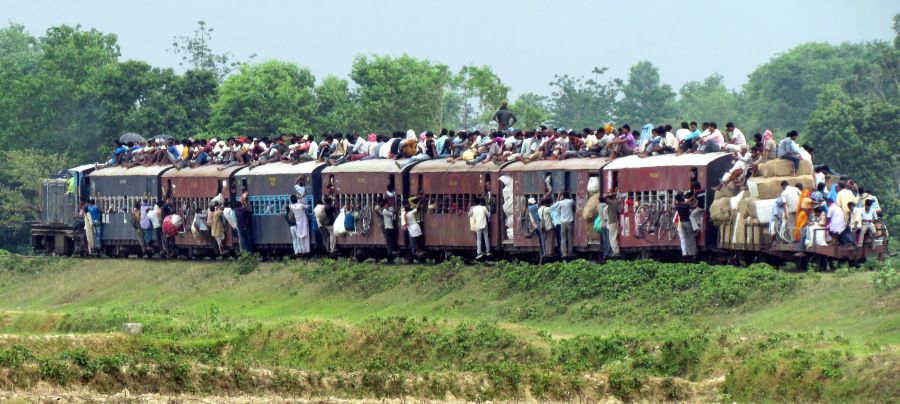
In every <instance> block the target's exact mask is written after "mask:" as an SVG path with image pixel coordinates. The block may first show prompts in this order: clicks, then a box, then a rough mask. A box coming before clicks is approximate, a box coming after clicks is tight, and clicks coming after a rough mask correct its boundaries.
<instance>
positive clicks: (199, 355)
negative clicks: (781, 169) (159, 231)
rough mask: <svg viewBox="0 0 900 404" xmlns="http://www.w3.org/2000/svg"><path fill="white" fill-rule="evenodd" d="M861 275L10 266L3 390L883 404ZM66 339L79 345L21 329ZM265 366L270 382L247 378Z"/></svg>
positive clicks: (884, 376)
mask: <svg viewBox="0 0 900 404" xmlns="http://www.w3.org/2000/svg"><path fill="white" fill-rule="evenodd" d="M240 270H243V271H247V270H252V272H250V273H248V274H245V275H238V272H240ZM872 279H873V273H871V272H853V273H848V274H844V275H841V276H836V275H834V274H805V273H786V272H781V271H777V270H773V269H772V268H770V267H768V266H765V265H759V266H753V267H750V268H734V267H728V266H710V265H706V264H690V265H688V264H664V263H655V262H650V261H637V262H618V263H611V264H607V265H604V266H597V265H592V264H589V263H586V262H572V263H568V264H553V265H545V266H542V267H535V266H530V265H521V264H499V265H494V266H481V265H478V266H466V265H464V264H462V263H461V262H458V261H451V262H448V263H445V264H441V265H435V266H383V265H379V264H373V263H366V264H357V263H353V262H349V261H325V262H323V263H322V264H319V263H306V262H302V261H287V262H278V263H263V264H259V265H256V263H255V262H253V261H252V260H245V261H243V264H241V265H238V264H237V263H231V262H224V263H223V262H201V261H197V262H147V261H136V260H131V261H128V260H45V259H37V260H21V259H17V258H6V259H4V260H0V333H5V334H12V335H18V336H21V337H8V338H6V339H0V388H3V386H4V385H7V384H5V383H9V382H10V381H11V382H12V383H13V385H17V384H21V385H23V386H29V385H34V384H35V383H37V382H38V381H40V380H43V381H49V382H51V383H56V384H61V385H69V384H72V383H81V384H85V385H87V386H88V387H91V388H94V389H98V390H104V389H106V390H110V391H118V390H117V389H119V390H120V389H122V388H129V389H130V390H132V391H149V392H184V391H187V392H194V393H203V394H205V393H210V394H218V393H221V392H229V391H230V392H247V391H250V390H253V391H270V392H279V393H285V394H296V395H301V396H308V395H310V394H318V395H323V394H324V395H337V396H346V397H398V396H402V395H412V396H416V397H423V398H445V397H446V396H447V395H448V394H449V395H451V396H453V397H465V398H467V399H471V400H478V399H486V398H523V397H541V398H545V399H557V400H572V399H573V398H574V397H575V396H573V394H574V395H577V396H578V397H581V398H584V399H592V400H593V399H597V400H599V399H603V398H608V397H609V396H615V397H617V398H619V399H623V400H628V399H634V398H638V397H643V398H650V399H651V400H654V401H657V400H674V399H685V398H687V399H696V400H700V401H712V400H720V401H721V400H724V399H733V400H737V401H746V400H754V401H783V400H790V401H821V400H831V399H833V400H839V401H847V400H848V399H849V400H862V399H869V400H875V401H883V400H887V401H891V400H892V399H894V398H897V396H898V395H900V392H898V390H897V389H896V388H893V387H891V386H893V384H892V383H890V382H888V380H891V379H892V378H893V377H894V376H895V375H896V370H897V369H898V366H900V365H898V359H897V353H896V352H897V349H898V347H900V291H898V290H897V289H893V290H882V289H879V290H876V289H875V287H874V286H873V282H872ZM125 321H134V322H142V323H144V326H145V329H144V332H145V335H144V336H141V337H138V338H124V339H123V338H121V337H118V336H117V335H121V334H119V333H118V330H119V329H120V327H121V324H122V323H123V322H125ZM69 333H75V334H79V335H81V336H76V337H75V340H74V341H75V342H68V340H66V339H62V340H58V339H51V340H46V339H33V338H31V339H30V338H28V335H46V334H69ZM108 338H112V339H108ZM73 346H79V347H81V348H78V349H83V350H84V351H83V352H82V351H78V352H71V350H72V349H73ZM23 349H24V350H23ZM23 352H24V353H23ZM26 353H27V354H26ZM110 364H113V365H110ZM114 364H119V365H123V364H129V366H131V368H133V369H143V370H141V372H145V373H144V374H143V376H141V373H140V372H139V373H138V374H133V373H128V374H127V375H123V374H120V373H117V372H118V370H116V366H114ZM260 367H261V368H265V369H271V371H270V372H268V373H266V374H268V375H270V376H271V375H273V374H274V375H275V376H274V377H269V376H267V377H262V376H259V375H257V376H252V375H249V374H248V373H247V372H248V371H250V370H249V369H254V368H260ZM4 368H5V369H7V371H6V372H7V373H4V370H3V369H4ZM98 369H99V370H98ZM210 369H221V372H225V373H223V374H219V373H216V372H219V370H215V371H213V370H210ZM298 371H300V372H313V373H304V375H305V376H302V377H301V376H297V375H296V374H295V373H291V372H298ZM10 372H11V373H10ZM146 372H149V373H146ZM210 372H212V373H210ZM273 372H274V373H273ZM285 372H287V373H285ZM251 373H252V372H251ZM9 374H12V375H14V377H13V378H12V379H10V378H9ZM313 374H314V375H315V377H316V378H318V379H316V380H318V381H317V382H315V383H313V382H311V381H310V380H309V378H310V377H313V376H312V375H313ZM596 375H604V376H603V377H602V379H601V380H600V381H597V380H595V379H596V378H597V377H598V376H596ZM138 376H140V377H148V378H150V379H151V380H154V382H152V383H149V384H144V383H143V382H142V381H141V379H140V377H138ZM251 376H252V377H251ZM296 377H300V379H302V382H297V381H296V380H295V379H296ZM673 378H674V379H673ZM722 379H724V380H725V381H724V382H721V381H719V382H711V383H706V382H703V381H704V380H722ZM246 380H253V381H254V382H253V383H255V384H246ZM686 383H687V384H686ZM690 383H697V384H694V385H689V384H690ZM704 386H706V387H704ZM526 394H527V396H526Z"/></svg>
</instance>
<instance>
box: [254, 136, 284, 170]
mask: <svg viewBox="0 0 900 404" xmlns="http://www.w3.org/2000/svg"><path fill="white" fill-rule="evenodd" d="M287 151H288V148H287V146H285V145H284V138H283V137H281V136H279V137H277V138H275V141H274V142H273V143H272V147H269V148H268V149H263V151H262V152H260V153H259V157H258V158H257V159H256V161H254V162H252V163H250V168H249V169H250V170H252V169H253V168H254V167H257V166H260V165H262V164H268V163H273V162H276V161H279V160H281V156H283V155H284V154H287Z"/></svg>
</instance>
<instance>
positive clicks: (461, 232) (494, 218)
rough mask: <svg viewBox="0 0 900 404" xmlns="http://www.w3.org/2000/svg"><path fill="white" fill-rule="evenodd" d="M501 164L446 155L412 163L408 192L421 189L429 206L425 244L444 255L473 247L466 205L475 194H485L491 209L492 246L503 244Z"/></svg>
mask: <svg viewBox="0 0 900 404" xmlns="http://www.w3.org/2000/svg"><path fill="white" fill-rule="evenodd" d="M500 170H501V166H500V165H496V164H476V165H474V166H470V165H466V164H464V163H463V162H456V163H449V162H447V160H445V159H437V160H427V161H423V162H421V163H418V164H416V165H415V166H413V168H412V170H411V171H410V173H409V194H410V195H417V194H419V193H420V192H421V193H424V194H425V195H426V197H427V199H428V205H429V209H428V212H427V213H426V215H427V218H426V220H425V222H424V226H423V234H425V235H426V236H425V247H426V248H427V249H430V250H440V251H443V252H444V254H445V255H448V254H450V253H459V252H463V251H466V252H473V251H475V233H473V232H472V231H471V229H470V226H469V216H468V213H469V208H470V207H472V206H473V205H474V202H475V200H476V198H479V197H484V198H487V200H488V203H487V206H488V209H490V212H491V220H490V223H489V232H490V237H489V238H490V244H491V249H492V250H494V251H499V250H500V249H501V248H502V238H501V237H500V236H501V231H502V229H501V223H502V221H503V213H502V200H503V199H502V197H501V189H502V188H503V185H502V183H501V180H500Z"/></svg>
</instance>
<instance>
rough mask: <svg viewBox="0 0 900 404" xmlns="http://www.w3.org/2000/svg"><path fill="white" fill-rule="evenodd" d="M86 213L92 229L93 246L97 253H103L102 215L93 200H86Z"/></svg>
mask: <svg viewBox="0 0 900 404" xmlns="http://www.w3.org/2000/svg"><path fill="white" fill-rule="evenodd" d="M87 212H88V214H89V215H90V219H91V225H92V226H93V229H94V244H95V245H96V248H97V250H98V251H103V214H102V213H101V212H100V208H99V207H97V201H95V200H94V199H93V198H92V199H89V200H88V206H87Z"/></svg>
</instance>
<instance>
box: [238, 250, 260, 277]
mask: <svg viewBox="0 0 900 404" xmlns="http://www.w3.org/2000/svg"><path fill="white" fill-rule="evenodd" d="M234 267H235V272H237V273H238V275H247V274H249V273H251V272H253V271H256V269H257V268H259V255H257V254H248V253H246V252H243V253H241V255H239V256H238V258H237V260H236V261H235V262H234Z"/></svg>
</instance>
